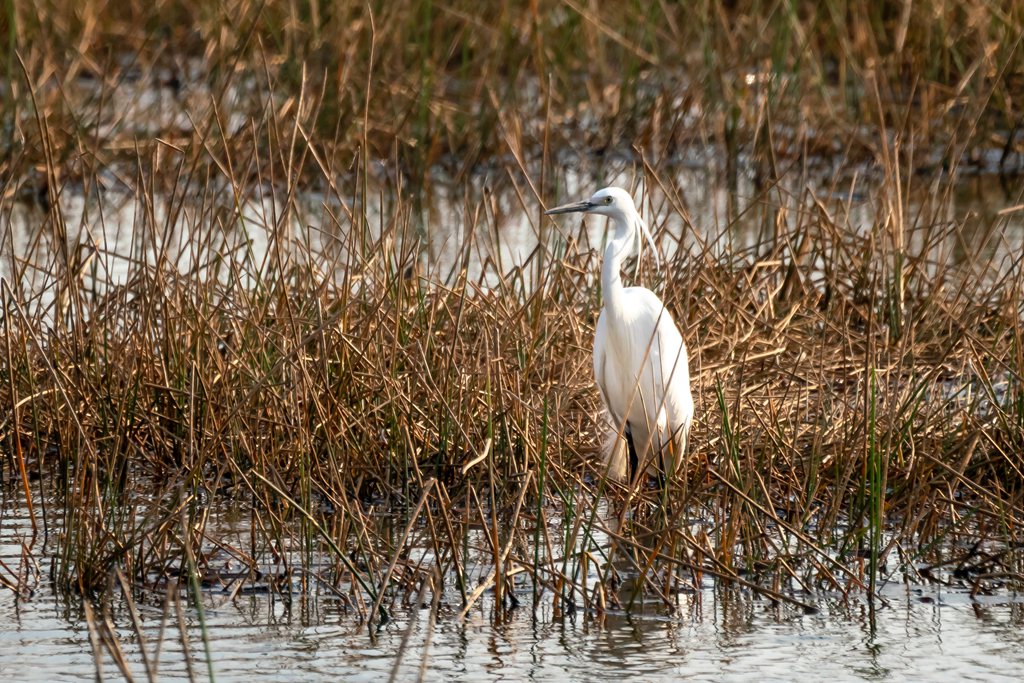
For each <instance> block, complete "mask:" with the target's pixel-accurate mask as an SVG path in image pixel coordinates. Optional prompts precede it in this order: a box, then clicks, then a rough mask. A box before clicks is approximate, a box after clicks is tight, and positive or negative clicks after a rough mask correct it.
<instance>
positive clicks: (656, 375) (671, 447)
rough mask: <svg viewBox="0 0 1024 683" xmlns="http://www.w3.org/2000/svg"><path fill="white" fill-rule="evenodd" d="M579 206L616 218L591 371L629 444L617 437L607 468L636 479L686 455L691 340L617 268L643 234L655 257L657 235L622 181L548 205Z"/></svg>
mask: <svg viewBox="0 0 1024 683" xmlns="http://www.w3.org/2000/svg"><path fill="white" fill-rule="evenodd" d="M577 212H578V213H592V214H600V215H602V216H607V217H608V218H610V219H611V220H612V223H613V225H614V230H613V232H612V235H611V239H610V240H609V241H608V246H607V247H606V248H605V252H604V266H603V268H602V270H601V290H602V297H603V299H604V306H603V307H602V308H601V316H600V317H599V318H598V321H597V332H596V334H595V336H594V379H595V380H596V382H597V387H598V389H599V390H600V392H601V398H602V399H603V400H604V404H605V406H607V408H608V412H609V413H611V417H612V420H613V421H614V423H615V428H616V429H617V430H621V433H622V435H623V437H624V438H625V440H626V444H625V445H626V447H627V448H626V449H624V448H623V444H622V440H621V439H618V440H617V441H616V443H615V444H614V446H613V447H612V449H611V453H610V454H609V463H608V475H609V476H610V477H612V478H614V479H617V480H619V481H623V480H625V479H626V478H627V475H628V477H629V478H630V479H632V478H633V477H634V476H636V474H637V472H638V470H639V471H647V470H648V469H650V468H651V467H653V466H654V465H655V464H656V463H659V462H660V464H661V467H662V471H663V472H664V473H665V474H666V475H668V474H672V473H673V472H674V471H675V468H676V467H678V466H679V465H680V464H681V462H682V458H683V455H684V453H685V450H686V437H687V433H688V432H689V430H690V422H691V421H692V420H693V396H692V395H691V394H690V369H689V362H688V359H687V355H686V344H685V343H683V336H682V335H681V334H680V333H679V329H678V328H677V327H676V324H675V322H674V321H673V320H672V316H671V315H670V314H669V312H668V310H667V309H666V308H665V305H664V304H663V303H662V302H661V299H659V298H658V297H657V295H656V294H655V293H654V292H652V291H651V290H649V289H646V288H644V287H623V286H622V278H621V275H620V273H619V271H620V270H621V268H622V262H623V261H624V260H625V259H627V258H629V257H630V256H632V255H634V254H636V255H638V256H639V252H640V247H641V244H642V242H641V239H642V238H647V241H648V242H649V243H650V245H651V248H652V249H654V253H655V258H656V259H657V248H656V247H655V245H654V238H652V237H651V232H650V230H648V229H647V224H646V223H644V221H643V219H642V218H640V214H639V213H638V212H637V210H636V206H634V204H633V198H632V197H631V196H630V194H629V193H628V192H626V191H625V190H622V189H619V188H617V187H606V188H604V189H602V190H598V191H597V192H596V193H594V196H592V197H591V198H590V199H587V200H585V201H582V202H576V203H573V204H565V205H564V206H559V207H556V208H554V209H551V210H549V211H546V212H545V213H546V214H547V215H549V216H550V215H554V214H562V213H577ZM627 449H628V453H629V462H628V463H627V462H626V451H627ZM627 465H628V472H627ZM641 465H642V467H641Z"/></svg>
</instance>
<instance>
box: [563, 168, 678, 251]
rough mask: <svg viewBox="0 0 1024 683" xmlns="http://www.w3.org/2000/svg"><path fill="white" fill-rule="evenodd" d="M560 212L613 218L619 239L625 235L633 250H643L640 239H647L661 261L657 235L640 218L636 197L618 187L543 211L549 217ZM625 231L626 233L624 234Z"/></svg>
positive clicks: (599, 191) (607, 188)
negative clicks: (656, 243) (635, 203)
mask: <svg viewBox="0 0 1024 683" xmlns="http://www.w3.org/2000/svg"><path fill="white" fill-rule="evenodd" d="M560 213H596V214H599V215H601V216H607V217H608V218H611V219H612V222H613V224H614V225H615V231H616V235H615V237H616V238H619V237H626V238H632V239H630V240H629V245H630V246H631V247H632V249H633V250H634V253H636V254H639V253H640V244H641V242H640V240H641V239H643V238H646V239H647V243H648V244H650V245H651V250H652V251H653V252H654V260H655V262H656V263H657V262H658V248H657V247H656V246H655V245H654V238H653V237H652V236H651V231H650V230H648V229H647V224H646V223H644V220H643V219H642V218H640V213H639V212H638V211H637V210H636V205H634V204H633V197H632V196H631V195H630V194H629V193H628V192H626V191H625V190H623V189H622V188H619V187H605V188H603V189H600V190H598V191H597V192H595V193H594V195H593V196H592V197H591V198H590V199H585V200H583V201H582V202H573V203H572V204H563V205H562V206H556V207H555V208H553V209H548V210H547V211H545V212H544V214H545V215H547V216H553V215H556V214H560ZM623 233H624V234H623Z"/></svg>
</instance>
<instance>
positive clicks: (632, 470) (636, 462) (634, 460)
mask: <svg viewBox="0 0 1024 683" xmlns="http://www.w3.org/2000/svg"><path fill="white" fill-rule="evenodd" d="M623 435H624V436H625V437H626V445H627V446H628V447H629V481H630V483H632V482H633V481H635V480H636V471H637V469H638V468H639V467H640V458H639V456H637V454H636V445H635V444H634V443H633V434H632V432H630V431H629V424H628V423H627V424H626V430H625V432H624V433H623Z"/></svg>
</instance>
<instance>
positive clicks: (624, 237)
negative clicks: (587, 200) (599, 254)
mask: <svg viewBox="0 0 1024 683" xmlns="http://www.w3.org/2000/svg"><path fill="white" fill-rule="evenodd" d="M615 223H616V224H615V233H614V234H615V236H614V237H613V238H612V239H611V240H609V241H608V246H607V247H605V250H604V265H603V267H602V269H601V293H602V296H604V305H605V306H607V307H608V308H610V309H616V308H619V307H620V306H622V305H623V303H622V291H623V288H622V275H621V273H620V271H621V270H622V262H623V261H624V260H625V259H626V257H627V256H629V255H630V254H631V253H632V250H633V249H634V244H633V243H634V237H633V235H632V230H630V229H629V227H628V226H626V225H624V224H622V223H621V222H619V221H618V220H616V222H615Z"/></svg>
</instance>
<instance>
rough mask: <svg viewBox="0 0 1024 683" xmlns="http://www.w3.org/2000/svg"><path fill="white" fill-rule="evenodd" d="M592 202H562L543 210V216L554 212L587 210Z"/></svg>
mask: <svg viewBox="0 0 1024 683" xmlns="http://www.w3.org/2000/svg"><path fill="white" fill-rule="evenodd" d="M593 206H594V204H593V203H592V202H589V201H582V202H573V203H572V204H562V205H561V206H556V207H555V208H553V209H548V210H547V211H545V212H544V215H545V216H554V215H555V214H556V213H580V212H583V211H589V210H590V209H591V208H592V207H593Z"/></svg>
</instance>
